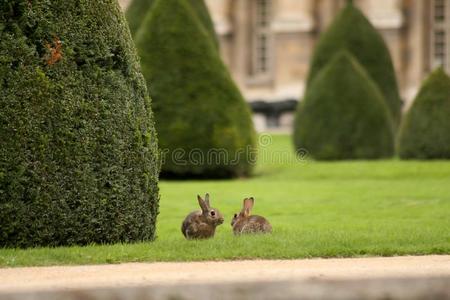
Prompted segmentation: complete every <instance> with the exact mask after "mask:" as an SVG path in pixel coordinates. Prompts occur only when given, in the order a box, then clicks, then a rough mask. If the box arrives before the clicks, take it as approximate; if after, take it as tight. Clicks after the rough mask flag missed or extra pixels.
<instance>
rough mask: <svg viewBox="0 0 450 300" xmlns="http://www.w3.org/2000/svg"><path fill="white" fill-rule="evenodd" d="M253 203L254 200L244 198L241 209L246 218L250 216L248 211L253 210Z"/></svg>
mask: <svg viewBox="0 0 450 300" xmlns="http://www.w3.org/2000/svg"><path fill="white" fill-rule="evenodd" d="M254 202H255V199H253V198H245V199H244V209H243V211H244V215H245V216H246V217H247V216H249V215H250V211H251V210H252V208H253V204H254Z"/></svg>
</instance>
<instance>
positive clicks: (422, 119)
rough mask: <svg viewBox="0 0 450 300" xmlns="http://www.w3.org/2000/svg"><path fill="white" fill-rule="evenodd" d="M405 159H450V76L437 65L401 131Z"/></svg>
mask: <svg viewBox="0 0 450 300" xmlns="http://www.w3.org/2000/svg"><path fill="white" fill-rule="evenodd" d="M399 154H400V157H401V158H404V159H449V158H450V77H449V76H448V75H447V74H446V73H445V71H444V70H443V69H442V68H438V69H437V70H435V71H434V72H433V73H431V75H430V76H429V77H428V78H427V79H426V80H425V81H424V83H423V84H422V87H421V89H420V91H419V94H418V95H417V96H416V99H415V100H414V103H413V105H412V107H411V109H410V110H409V111H408V113H407V114H406V116H405V118H404V121H403V124H402V126H401V130H400V137H399Z"/></svg>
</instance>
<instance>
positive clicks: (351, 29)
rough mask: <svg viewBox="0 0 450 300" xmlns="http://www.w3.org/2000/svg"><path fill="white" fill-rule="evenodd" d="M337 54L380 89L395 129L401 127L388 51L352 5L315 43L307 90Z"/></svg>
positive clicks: (381, 39)
mask: <svg viewBox="0 0 450 300" xmlns="http://www.w3.org/2000/svg"><path fill="white" fill-rule="evenodd" d="M340 50H347V51H348V52H350V53H351V54H352V55H353V56H354V57H355V58H356V59H357V60H358V62H359V63H360V64H361V65H362V66H363V67H364V68H365V69H366V71H367V72H368V73H369V75H370V76H371V77H372V79H373V80H374V81H375V83H376V84H377V85H378V87H379V88H380V91H381V92H382V94H383V96H384V100H385V101H386V104H387V106H388V108H389V110H390V112H391V115H392V117H393V120H394V123H395V125H398V124H399V123H400V118H401V103H402V102H401V99H400V95H399V91H398V86H397V80H396V77H395V71H394V67H393V64H392V60H391V56H390V53H389V50H388V48H387V46H386V44H385V42H384V40H383V38H382V37H381V35H380V34H379V33H378V32H377V30H376V29H375V28H374V27H373V26H372V24H370V22H369V20H367V18H366V17H365V16H364V15H363V13H362V12H361V11H360V10H359V9H358V8H356V7H355V6H354V5H353V4H351V3H350V2H349V4H348V5H347V6H346V7H345V8H344V9H343V10H342V11H341V12H340V13H339V14H338V15H337V17H336V18H335V20H334V21H333V22H332V24H331V25H330V27H329V28H328V29H327V30H326V31H325V32H324V33H323V34H322V35H321V36H320V39H319V41H318V43H317V46H316V49H315V52H314V55H313V59H312V63H311V69H310V73H309V77H308V86H309V85H310V84H311V83H312V81H313V79H314V78H315V77H316V76H317V75H318V74H319V72H320V70H321V69H322V68H324V67H325V66H326V65H327V63H328V62H329V61H330V60H331V59H332V58H333V57H334V55H335V54H336V53H337V52H339V51H340Z"/></svg>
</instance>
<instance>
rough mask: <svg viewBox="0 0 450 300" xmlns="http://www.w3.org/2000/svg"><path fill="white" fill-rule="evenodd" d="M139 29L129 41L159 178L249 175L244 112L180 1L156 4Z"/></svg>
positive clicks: (250, 135) (249, 127)
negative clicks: (153, 132)
mask: <svg viewBox="0 0 450 300" xmlns="http://www.w3.org/2000/svg"><path fill="white" fill-rule="evenodd" d="M144 28H145V29H146V31H143V29H144ZM141 30H142V31H141V33H140V34H139V36H138V39H137V42H136V44H137V47H138V52H139V54H140V55H141V64H142V69H143V72H144V76H145V78H146V79H147V82H148V85H149V86H150V87H151V91H150V92H151V96H152V99H153V103H154V106H153V108H154V112H155V118H156V127H157V131H158V137H159V142H160V147H161V149H162V151H165V152H166V153H165V161H164V163H163V167H162V168H163V172H164V174H167V175H175V176H206V177H227V176H239V175H246V174H248V173H249V172H250V169H251V161H250V158H251V154H252V153H251V150H252V149H250V148H251V147H253V145H254V138H255V133H254V129H253V123H252V120H251V115H250V110H249V108H248V105H247V104H246V103H245V101H244V99H243V98H242V96H241V94H240V92H239V90H238V89H237V87H236V86H235V84H234V83H233V81H232V79H231V77H230V75H229V73H228V71H227V69H226V68H225V66H224V64H223V63H222V61H221V59H220V56H219V54H218V51H216V49H215V48H214V45H213V43H212V42H211V39H210V38H209V36H208V34H207V32H206V30H205V29H204V27H203V26H202V25H201V23H200V21H199V20H198V18H197V17H196V16H195V13H194V11H193V9H192V8H191V7H190V6H189V5H188V3H187V2H185V1H179V0H156V2H155V4H154V6H153V8H152V10H151V11H150V15H149V16H148V17H147V18H146V21H145V23H144V24H143V25H142V28H141Z"/></svg>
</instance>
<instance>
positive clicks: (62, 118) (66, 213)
mask: <svg viewBox="0 0 450 300" xmlns="http://www.w3.org/2000/svg"><path fill="white" fill-rule="evenodd" d="M129 36H130V35H129V30H128V26H127V25H126V21H125V18H124V16H123V14H122V13H121V11H120V8H119V6H118V4H117V1H115V0H102V1H63V0H53V1H48V0H44V1H30V0H14V1H3V2H1V3H0V81H1V82H2V88H1V89H0V124H1V126H0V140H1V143H0V228H1V230H0V247H29V246H59V245H73V244H78V245H86V244H90V243H112V242H122V241H123V242H131V241H141V240H152V239H153V238H154V237H155V221H156V216H157V213H158V199H159V196H158V186H157V183H158V171H159V164H160V163H159V153H158V149H157V140H156V136H155V130H154V125H153V116H152V112H151V108H150V106H151V102H150V98H149V96H148V93H147V88H146V84H145V80H144V78H143V76H142V74H141V71H140V67H139V65H138V61H137V56H136V53H135V51H134V50H133V49H134V46H133V43H132V41H131V39H130V38H129Z"/></svg>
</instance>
